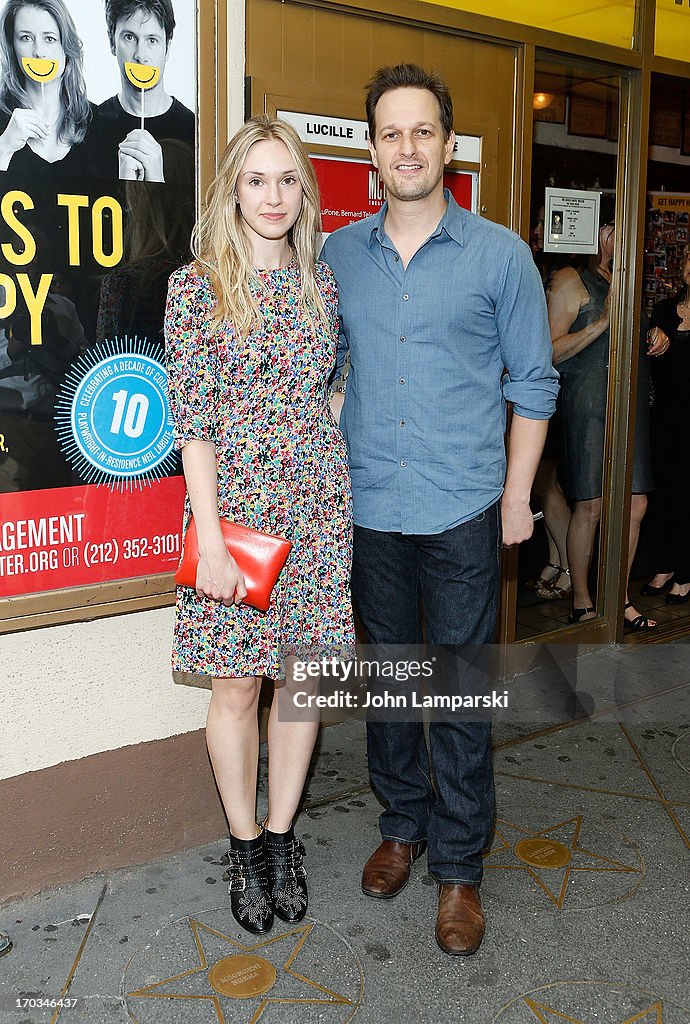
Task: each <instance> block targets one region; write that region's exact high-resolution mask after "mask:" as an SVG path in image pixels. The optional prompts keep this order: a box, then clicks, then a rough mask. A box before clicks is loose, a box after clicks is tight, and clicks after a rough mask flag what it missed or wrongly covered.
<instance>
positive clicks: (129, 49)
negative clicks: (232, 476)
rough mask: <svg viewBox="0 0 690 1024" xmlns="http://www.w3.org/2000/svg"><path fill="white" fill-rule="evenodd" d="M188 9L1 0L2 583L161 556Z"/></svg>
mask: <svg viewBox="0 0 690 1024" xmlns="http://www.w3.org/2000/svg"><path fill="white" fill-rule="evenodd" d="M201 6H203V3H202V5H201ZM197 8H198V4H197V0H103V2H99V3H94V0H0V204H1V209H2V213H1V215H0V244H2V245H3V254H4V257H5V259H4V261H3V265H2V267H0V524H1V528H0V598H2V597H11V596H21V595H28V594H36V593H41V592H43V591H50V590H56V589H62V588H66V587H78V586H82V585H85V584H93V583H99V582H105V581H109V580H120V579H130V578H136V577H139V576H146V575H150V574H151V573H158V572H164V571H170V570H173V569H174V568H175V567H176V565H177V561H178V558H179V547H180V541H179V532H180V525H181V524H180V515H181V503H182V497H183V493H184V485H183V481H182V477H181V475H180V462H179V457H178V455H177V454H176V452H175V450H174V446H173V438H172V423H171V417H170V410H169V407H168V398H167V378H166V373H165V367H164V356H163V318H164V309H165V299H166V292H167V281H168V278H169V276H170V274H171V273H172V272H173V271H174V270H175V269H176V268H177V267H179V266H181V265H182V264H184V263H185V262H187V261H188V259H189V258H190V250H189V246H190V236H191V230H192V226H193V223H194V219H195V212H196V205H195V202H196V175H197V154H196V150H197V146H196V135H197V119H198V118H197V114H198V112H197V109H196V96H197V67H198V61H197V50H196V38H197V17H198V10H197ZM161 225H162V226H163V228H162V230H161ZM152 237H155V239H156V246H155V247H154V248H155V251H152V247H151V245H150V241H151V238H152Z"/></svg>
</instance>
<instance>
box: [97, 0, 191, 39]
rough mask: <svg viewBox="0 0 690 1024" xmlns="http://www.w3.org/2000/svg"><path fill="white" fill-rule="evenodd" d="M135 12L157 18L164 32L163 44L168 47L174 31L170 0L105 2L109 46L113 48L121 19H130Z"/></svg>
mask: <svg viewBox="0 0 690 1024" xmlns="http://www.w3.org/2000/svg"><path fill="white" fill-rule="evenodd" d="M137 11H145V13H146V14H149V15H151V14H153V15H155V16H156V18H158V20H159V22H160V23H161V25H162V26H163V31H164V32H165V44H166V46H169V45H170V40H171V39H172V37H173V32H174V31H175V12H174V11H173V5H172V0H105V21H106V24H107V26H108V38H109V39H110V45H111V46H112V47H113V48H114V47H115V30H116V29H117V23H118V21H120V19H121V18H131V16H132V15H133V14H136V13H137Z"/></svg>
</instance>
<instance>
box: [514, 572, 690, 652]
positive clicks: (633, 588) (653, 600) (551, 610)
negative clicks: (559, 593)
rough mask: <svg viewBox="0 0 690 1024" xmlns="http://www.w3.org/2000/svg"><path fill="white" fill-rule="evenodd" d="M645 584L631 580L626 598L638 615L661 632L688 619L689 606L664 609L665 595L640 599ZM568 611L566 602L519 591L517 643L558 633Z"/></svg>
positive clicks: (674, 606) (666, 605)
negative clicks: (644, 616)
mask: <svg viewBox="0 0 690 1024" xmlns="http://www.w3.org/2000/svg"><path fill="white" fill-rule="evenodd" d="M645 583H646V579H644V580H634V581H633V582H632V583H631V585H630V598H631V600H632V602H633V603H634V605H635V607H636V608H637V609H638V611H639V612H640V613H641V614H642V615H648V616H649V617H650V618H653V619H654V620H655V621H656V622H658V623H659V626H660V627H661V628H663V627H667V626H670V625H673V624H674V623H678V622H680V621H682V620H686V621H687V620H689V619H690V602H688V603H687V604H684V605H668V604H666V594H665V593H664V594H660V595H658V596H657V597H643V596H642V595H641V594H640V590H641V589H642V587H643V586H644V584H645ZM570 610H571V602H570V600H563V601H541V600H539V598H537V596H536V595H535V594H534V593H532V592H531V591H525V590H521V591H520V593H519V595H518V612H517V633H516V637H517V639H518V640H529V639H531V638H532V637H537V636H541V635H542V634H544V633H547V632H551V631H552V630H557V629H562V628H563V626H565V625H567V623H568V615H569V614H570Z"/></svg>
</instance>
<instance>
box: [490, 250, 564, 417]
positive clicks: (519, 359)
mask: <svg viewBox="0 0 690 1024" xmlns="http://www.w3.org/2000/svg"><path fill="white" fill-rule="evenodd" d="M496 327H497V330H498V335H499V339H500V346H501V356H502V358H503V365H504V366H505V368H506V373H505V375H504V377H503V381H502V387H503V397H504V398H505V399H506V401H508V402H512V403H513V407H514V410H515V412H516V413H517V414H518V415H519V416H524V417H525V418H526V419H531V420H546V419H549V418H550V417H551V416H553V414H554V411H555V408H556V399H557V397H558V391H559V383H558V380H559V375H558V371H557V370H556V369H555V368H554V366H553V362H552V360H553V345H552V343H551V332H550V329H549V318H548V313H547V309H546V299H545V296H544V287H543V285H542V282H541V278H540V276H539V272H538V270H537V268H536V266H535V265H534V260H533V259H532V254H531V252H530V250H529V248H528V246H527V245H526V244H525V243H524V242H523V241H522V240H521V239H515V244H514V246H513V250H512V252H511V253H510V254H509V256H508V259H507V261H506V266H505V272H504V277H503V282H502V287H501V292H500V295H499V296H498V299H497V302H496Z"/></svg>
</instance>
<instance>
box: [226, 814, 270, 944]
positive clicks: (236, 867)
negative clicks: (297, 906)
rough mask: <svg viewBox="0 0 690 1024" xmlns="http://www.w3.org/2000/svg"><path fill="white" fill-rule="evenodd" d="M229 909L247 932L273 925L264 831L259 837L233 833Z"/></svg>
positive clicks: (268, 928) (262, 929)
mask: <svg viewBox="0 0 690 1024" xmlns="http://www.w3.org/2000/svg"><path fill="white" fill-rule="evenodd" d="M228 863H229V865H230V882H229V884H228V892H229V894H230V909H231V910H232V916H233V917H234V918H235V920H236V921H237V923H238V924H239V925H241V926H242V927H243V928H244V929H246V931H248V932H253V933H254V934H255V935H260V934H262V933H263V932H268V931H270V930H271V928H272V927H273V905H272V901H271V895H270V887H269V883H268V869H267V866H266V848H265V832H264V830H263V829H262V830H261V832H260V833H259V835H258V836H257V837H256V839H237V838H236V837H235V836H233V835H231V836H230V849H229V850H228Z"/></svg>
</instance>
